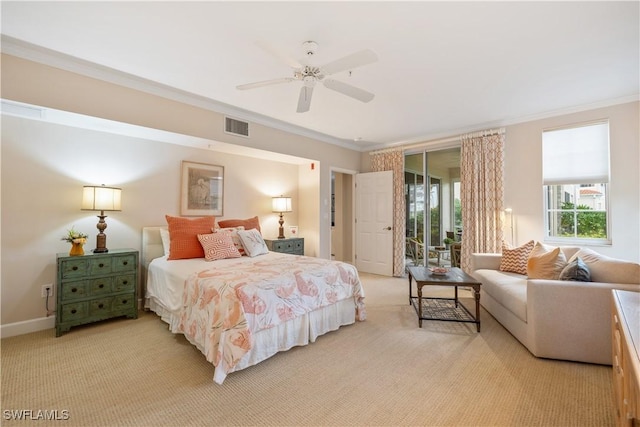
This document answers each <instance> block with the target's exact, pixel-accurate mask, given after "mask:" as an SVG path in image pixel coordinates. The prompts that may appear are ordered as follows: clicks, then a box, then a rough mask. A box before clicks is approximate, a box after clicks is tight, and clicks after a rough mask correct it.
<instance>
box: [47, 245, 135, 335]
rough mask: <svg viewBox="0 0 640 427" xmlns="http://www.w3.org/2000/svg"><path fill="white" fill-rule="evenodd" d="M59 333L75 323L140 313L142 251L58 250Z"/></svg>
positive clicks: (57, 303)
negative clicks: (80, 252) (75, 252)
mask: <svg viewBox="0 0 640 427" xmlns="http://www.w3.org/2000/svg"><path fill="white" fill-rule="evenodd" d="M56 258H57V269H58V275H57V282H56V337H59V336H60V335H62V333H63V332H66V331H68V330H69V329H70V328H71V327H72V326H78V325H83V324H86V323H93V322H97V321H99V320H105V319H110V318H112V317H119V316H127V317H129V318H132V319H135V318H137V317H138V303H137V301H138V251H135V250H133V249H113V250H110V251H109V252H108V253H100V254H93V253H89V254H86V255H82V256H69V255H68V254H66V253H60V254H57V257H56Z"/></svg>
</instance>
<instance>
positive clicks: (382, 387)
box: [1, 274, 614, 426]
mask: <svg viewBox="0 0 640 427" xmlns="http://www.w3.org/2000/svg"><path fill="white" fill-rule="evenodd" d="M362 278H363V282H364V286H365V291H366V302H367V313H368V319H367V321H366V322H359V323H356V324H354V325H350V326H347V327H343V328H341V329H340V330H339V331H336V332H332V333H330V334H327V335H324V336H322V337H320V338H319V339H318V341H317V342H315V343H313V344H311V345H309V346H306V347H300V348H295V349H293V350H291V351H288V352H285V353H280V354H278V355H276V356H274V357H272V358H271V359H269V360H266V361H264V362H262V363H260V364H258V365H256V366H253V367H250V368H248V369H245V370H243V371H240V372H236V373H233V374H231V375H230V376H229V377H227V379H226V381H225V382H224V384H223V385H221V386H220V385H217V384H214V383H213V381H212V376H213V366H212V365H210V364H208V363H207V362H206V361H205V359H204V356H202V355H201V354H200V353H199V352H198V351H197V350H196V349H195V348H194V347H192V346H191V345H190V344H188V343H187V342H186V340H184V339H183V338H181V337H179V336H174V335H172V334H171V333H170V332H169V331H168V330H167V327H166V325H165V324H164V323H162V322H161V321H160V320H159V318H158V317H157V316H155V315H154V314H150V313H142V314H141V316H140V318H139V319H137V320H126V319H121V320H120V319H118V320H113V321H107V322H102V323H99V324H94V325H88V326H84V327H78V328H72V330H71V332H69V333H67V334H65V335H63V336H62V337H60V338H55V336H54V335H55V334H54V331H53V330H48V331H42V332H38V333H33V334H29V335H24V336H19V337H13V338H7V339H3V340H2V347H1V369H2V371H1V375H2V402H1V407H2V411H3V417H2V425H3V426H5V425H6V426H13V425H19V426H26V425H38V426H44V425H64V426H110V425H114V426H115V425H121V426H160V425H172V426H186V425H211V426H214V425H215V426H219V425H296V426H298V425H427V426H507V425H511V426H607V425H613V423H614V418H613V416H614V414H613V397H612V393H613V389H612V376H611V368H610V367H605V366H597V365H588V364H581V363H571V362H561V361H552V360H544V359H536V358H534V357H533V356H531V354H530V353H529V352H528V351H527V350H526V349H525V348H524V347H523V346H521V345H520V344H519V343H518V342H517V341H516V340H515V339H514V338H513V337H512V336H511V335H510V334H509V333H508V332H506V331H505V329H504V328H502V327H501V326H500V325H499V324H498V323H497V322H496V321H495V320H494V319H493V318H492V317H491V316H490V315H488V314H487V313H486V312H484V311H483V313H482V332H481V333H480V334H478V333H476V332H475V326H474V325H469V324H459V323H447V322H437V321H425V322H424V324H423V327H422V329H419V328H418V322H417V319H416V314H415V312H414V311H413V308H412V307H410V306H409V304H408V296H407V292H408V286H407V283H408V282H407V280H406V279H389V278H383V277H379V276H373V275H366V274H363V275H362ZM16 410H31V411H32V415H31V417H32V418H37V416H38V412H37V411H38V410H48V411H52V410H57V411H58V416H64V414H66V413H68V415H69V419H68V420H66V421H50V422H48V421H43V420H29V421H14V420H7V418H8V414H9V412H7V411H16ZM62 411H68V412H62ZM49 413H51V412H49Z"/></svg>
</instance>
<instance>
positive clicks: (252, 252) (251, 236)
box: [238, 228, 269, 257]
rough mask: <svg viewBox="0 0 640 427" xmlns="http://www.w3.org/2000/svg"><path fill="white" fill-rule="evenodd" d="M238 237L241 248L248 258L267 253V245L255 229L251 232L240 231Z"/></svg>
mask: <svg viewBox="0 0 640 427" xmlns="http://www.w3.org/2000/svg"><path fill="white" fill-rule="evenodd" d="M238 236H240V241H241V242H242V246H244V250H245V251H246V252H247V255H249V256H250V257H254V256H257V255H262V254H266V253H269V248H267V244H266V243H265V242H264V239H262V234H260V232H259V231H258V230H256V229H255V228H254V229H252V230H240V231H238Z"/></svg>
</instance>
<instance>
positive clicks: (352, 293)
mask: <svg viewBox="0 0 640 427" xmlns="http://www.w3.org/2000/svg"><path fill="white" fill-rule="evenodd" d="M260 258H261V257H256V258H247V257H242V258H238V261H237V262H233V263H230V264H227V265H225V268H224V269H221V268H216V267H212V268H209V269H207V270H203V271H200V272H198V273H194V274H192V275H191V276H190V277H189V278H188V279H187V280H186V281H185V288H184V293H183V304H182V310H181V313H180V324H179V326H178V328H179V330H178V331H174V332H181V333H183V334H184V335H185V336H186V337H187V339H189V341H191V342H193V343H197V344H198V345H199V346H200V347H201V351H202V352H203V353H204V355H205V356H206V358H207V361H209V362H211V363H213V364H214V366H216V370H218V369H223V370H224V373H225V374H226V373H228V372H230V371H231V369H232V368H233V367H234V366H235V365H236V364H237V363H238V361H239V360H240V359H241V358H242V357H243V356H244V355H245V354H246V353H247V352H248V351H249V350H250V349H251V347H252V339H251V334H252V333H253V332H257V331H259V330H262V329H266V328H272V327H274V326H277V325H279V324H281V323H284V322H286V321H288V320H290V319H293V318H295V317H298V316H301V315H304V314H305V313H309V312H311V311H313V310H316V309H319V308H322V307H326V306H328V305H331V304H334V303H336V302H337V301H341V300H344V299H347V298H353V300H354V304H355V305H356V320H360V321H362V320H365V318H366V313H365V307H364V291H363V289H362V284H361V282H360V279H359V277H358V273H357V270H356V269H355V267H353V266H352V265H350V264H346V263H341V262H335V261H328V260H325V259H320V258H311V257H305V256H298V255H277V256H270V257H269V258H265V259H260Z"/></svg>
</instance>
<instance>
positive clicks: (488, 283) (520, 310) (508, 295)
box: [473, 270, 527, 322]
mask: <svg viewBox="0 0 640 427" xmlns="http://www.w3.org/2000/svg"><path fill="white" fill-rule="evenodd" d="M473 276H474V277H475V278H476V279H477V280H479V281H480V282H482V289H483V290H484V292H485V293H487V294H489V295H491V297H492V298H493V299H494V300H496V301H497V302H498V303H500V304H502V305H503V306H504V307H505V308H506V309H507V310H509V311H510V312H512V313H513V314H514V315H516V316H517V317H518V318H519V319H520V320H522V321H523V322H526V321H527V278H526V277H525V276H523V275H520V274H515V273H505V272H502V271H497V270H476V271H474V272H473Z"/></svg>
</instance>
